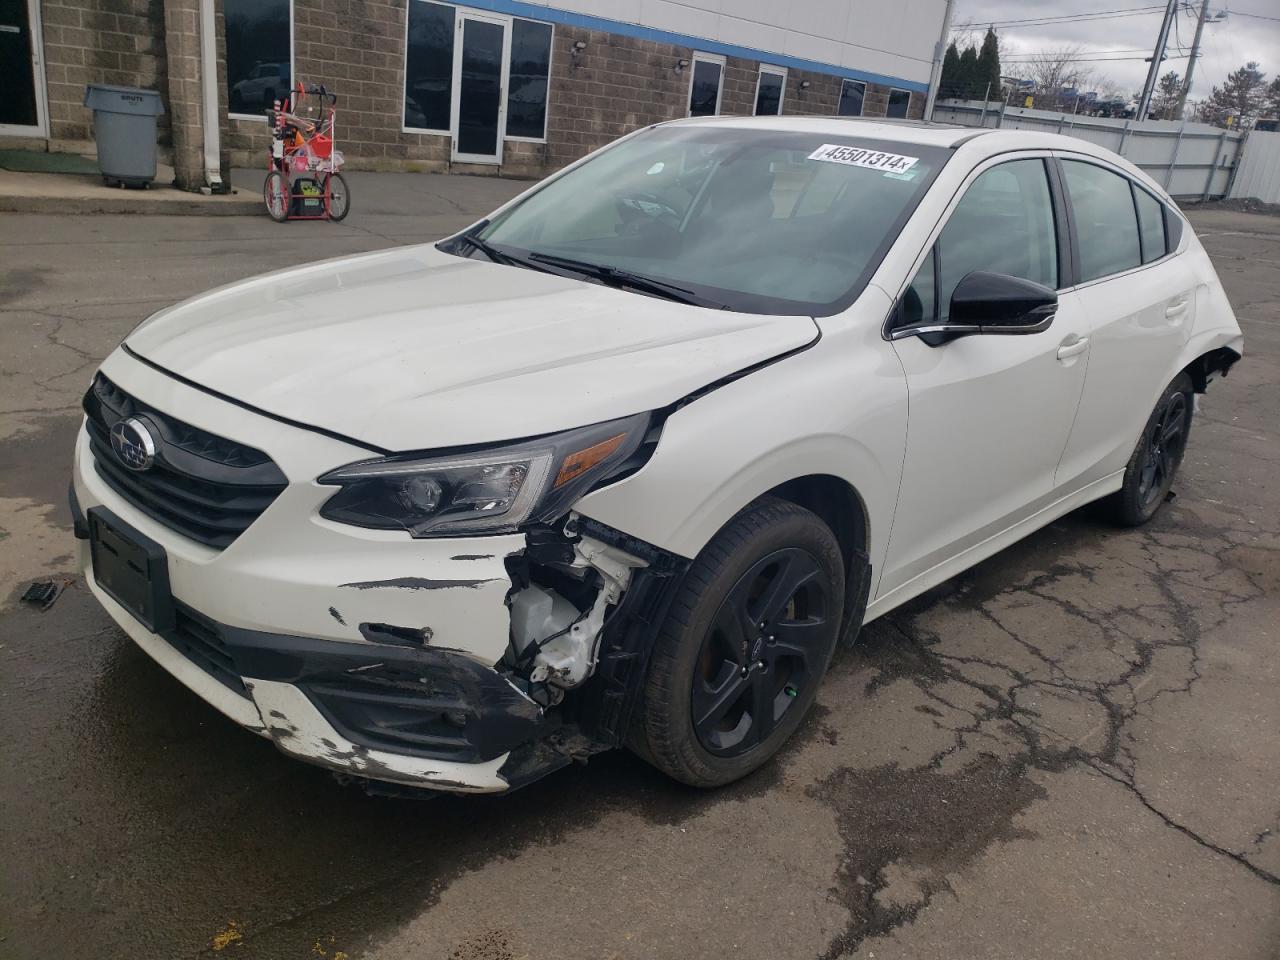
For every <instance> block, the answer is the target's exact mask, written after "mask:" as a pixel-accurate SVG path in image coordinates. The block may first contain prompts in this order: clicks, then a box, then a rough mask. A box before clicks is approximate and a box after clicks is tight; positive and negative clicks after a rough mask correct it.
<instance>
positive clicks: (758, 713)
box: [633, 498, 844, 787]
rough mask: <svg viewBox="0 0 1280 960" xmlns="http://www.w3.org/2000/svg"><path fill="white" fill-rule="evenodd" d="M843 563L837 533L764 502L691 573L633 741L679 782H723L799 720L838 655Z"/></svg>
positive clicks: (757, 762) (751, 765)
mask: <svg viewBox="0 0 1280 960" xmlns="http://www.w3.org/2000/svg"><path fill="white" fill-rule="evenodd" d="M843 583H844V566H843V562H842V560H841V556H840V547H839V544H838V543H837V542H836V539H835V536H834V535H833V534H832V533H831V530H830V529H829V528H828V527H827V525H826V524H824V523H823V522H822V521H821V520H820V519H818V517H816V516H815V515H814V514H812V513H810V512H809V511H808V510H805V509H803V508H802V507H798V506H796V505H795V504H792V503H788V502H785V501H781V500H774V499H771V498H770V499H764V500H761V501H758V502H757V503H756V504H754V505H752V506H751V507H749V508H748V509H747V510H744V511H743V512H742V513H740V514H739V515H738V516H737V517H735V518H734V519H733V520H732V521H731V522H730V523H729V524H728V526H726V527H725V528H724V529H723V530H722V531H720V533H718V534H717V535H716V537H715V539H713V540H712V541H711V543H710V544H708V545H707V546H706V548H704V549H703V551H702V552H701V553H700V554H699V555H698V558H697V559H696V560H695V561H694V563H693V565H692V566H691V567H690V569H689V572H688V574H687V575H686V577H685V579H684V581H683V583H682V584H681V585H680V587H679V588H678V590H679V592H678V594H677V596H676V598H675V600H674V602H673V603H672V607H671V611H670V613H669V614H668V616H667V619H666V621H665V622H664V623H663V625H662V629H661V630H660V631H659V634H658V638H657V642H656V645H655V647H654V652H653V658H652V660H651V662H650V667H649V674H648V677H647V678H646V682H645V690H644V702H643V706H642V716H641V720H640V722H639V723H638V724H637V729H636V730H635V732H634V736H633V739H634V740H635V741H636V742H635V743H634V744H633V745H634V746H635V747H636V748H637V752H638V753H639V754H640V755H641V756H643V757H645V759H647V760H649V761H650V762H651V763H653V764H654V765H655V766H657V767H658V768H659V769H660V770H662V771H663V772H664V773H666V774H668V775H669V776H671V777H674V778H675V779H676V780H680V781H682V782H684V783H688V784H692V785H694V786H699V787H711V786H719V785H721V784H726V783H730V782H732V781H734V780H737V779H739V778H740V777H743V776H746V775H747V774H748V773H750V772H751V771H753V770H755V769H756V768H757V767H759V766H761V765H762V764H763V763H764V762H765V761H766V760H768V759H769V758H770V757H771V756H773V754H774V753H776V752H777V750H778V748H779V747H781V746H782V744H783V743H785V742H786V740H787V738H788V737H790V736H791V734H792V733H793V732H794V731H795V729H796V727H798V726H799V725H800V722H801V720H803V719H804V715H805V713H806V712H807V711H808V709H809V707H810V705H812V703H813V701H814V698H815V696H816V695H817V690H818V683H819V682H820V681H821V679H822V676H823V674H824V673H825V672H826V669H827V664H828V663H829V662H830V660H831V654H832V651H833V650H834V649H835V644H836V637H837V634H838V633H839V627H840V617H841V612H842V609H843V592H842V590H843Z"/></svg>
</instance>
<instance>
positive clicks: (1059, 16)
mask: <svg viewBox="0 0 1280 960" xmlns="http://www.w3.org/2000/svg"><path fill="white" fill-rule="evenodd" d="M1160 9H1163V4H1158V3H1157V4H1146V5H1144V6H1141V7H1116V8H1115V9H1114V10H1081V11H1077V12H1075V13H1055V14H1046V15H1045V16H1042V17H1014V18H1010V19H1007V20H989V21H986V22H987V23H990V24H992V25H994V26H997V27H998V26H1000V25H1001V24H1006V23H1032V22H1034V21H1039V20H1074V19H1075V18H1077V17H1106V16H1111V15H1112V14H1117V13H1141V12H1142V11H1144V10H1160Z"/></svg>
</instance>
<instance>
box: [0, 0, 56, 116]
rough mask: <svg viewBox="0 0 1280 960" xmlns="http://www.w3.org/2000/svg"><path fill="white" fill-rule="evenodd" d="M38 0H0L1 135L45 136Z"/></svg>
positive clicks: (42, 62)
mask: <svg viewBox="0 0 1280 960" xmlns="http://www.w3.org/2000/svg"><path fill="white" fill-rule="evenodd" d="M41 36H42V33H41V30H40V9H39V6H38V3H37V0H0V135H13V136H20V137H44V136H47V135H48V132H49V131H48V126H47V123H46V117H47V110H46V102H45V86H44V60H43V46H42V43H41Z"/></svg>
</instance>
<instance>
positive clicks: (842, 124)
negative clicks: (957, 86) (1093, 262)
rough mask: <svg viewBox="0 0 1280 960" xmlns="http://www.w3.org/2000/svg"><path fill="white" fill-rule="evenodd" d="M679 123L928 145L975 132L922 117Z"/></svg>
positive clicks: (943, 144)
mask: <svg viewBox="0 0 1280 960" xmlns="http://www.w3.org/2000/svg"><path fill="white" fill-rule="evenodd" d="M672 122H673V123H676V124H679V125H681V126H704V125H706V126H710V125H715V126H717V127H729V128H743V129H751V130H778V131H789V132H792V133H827V134H831V135H832V136H844V137H848V136H857V137H866V138H867V139H868V140H893V141H898V142H900V143H919V144H926V145H928V146H937V147H953V146H955V145H956V144H957V143H958V142H960V141H963V140H964V139H966V138H967V137H969V136H971V135H972V134H975V133H982V132H983V131H981V130H975V129H974V128H973V127H959V126H952V125H951V124H942V123H925V122H923V121H921V120H869V119H868V120H864V119H862V118H860V117H807V116H786V117H733V116H718V117H690V118H689V119H687V120H675V121H672Z"/></svg>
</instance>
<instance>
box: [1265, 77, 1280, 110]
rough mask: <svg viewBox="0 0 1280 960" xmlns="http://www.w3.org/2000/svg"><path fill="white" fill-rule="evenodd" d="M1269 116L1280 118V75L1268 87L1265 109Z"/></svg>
mask: <svg viewBox="0 0 1280 960" xmlns="http://www.w3.org/2000/svg"><path fill="white" fill-rule="evenodd" d="M1263 112H1264V113H1265V114H1266V115H1267V116H1268V117H1272V118H1280V77H1276V78H1275V79H1274V80H1272V81H1271V86H1269V87H1267V105H1266V109H1265V110H1264V111H1263Z"/></svg>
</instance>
